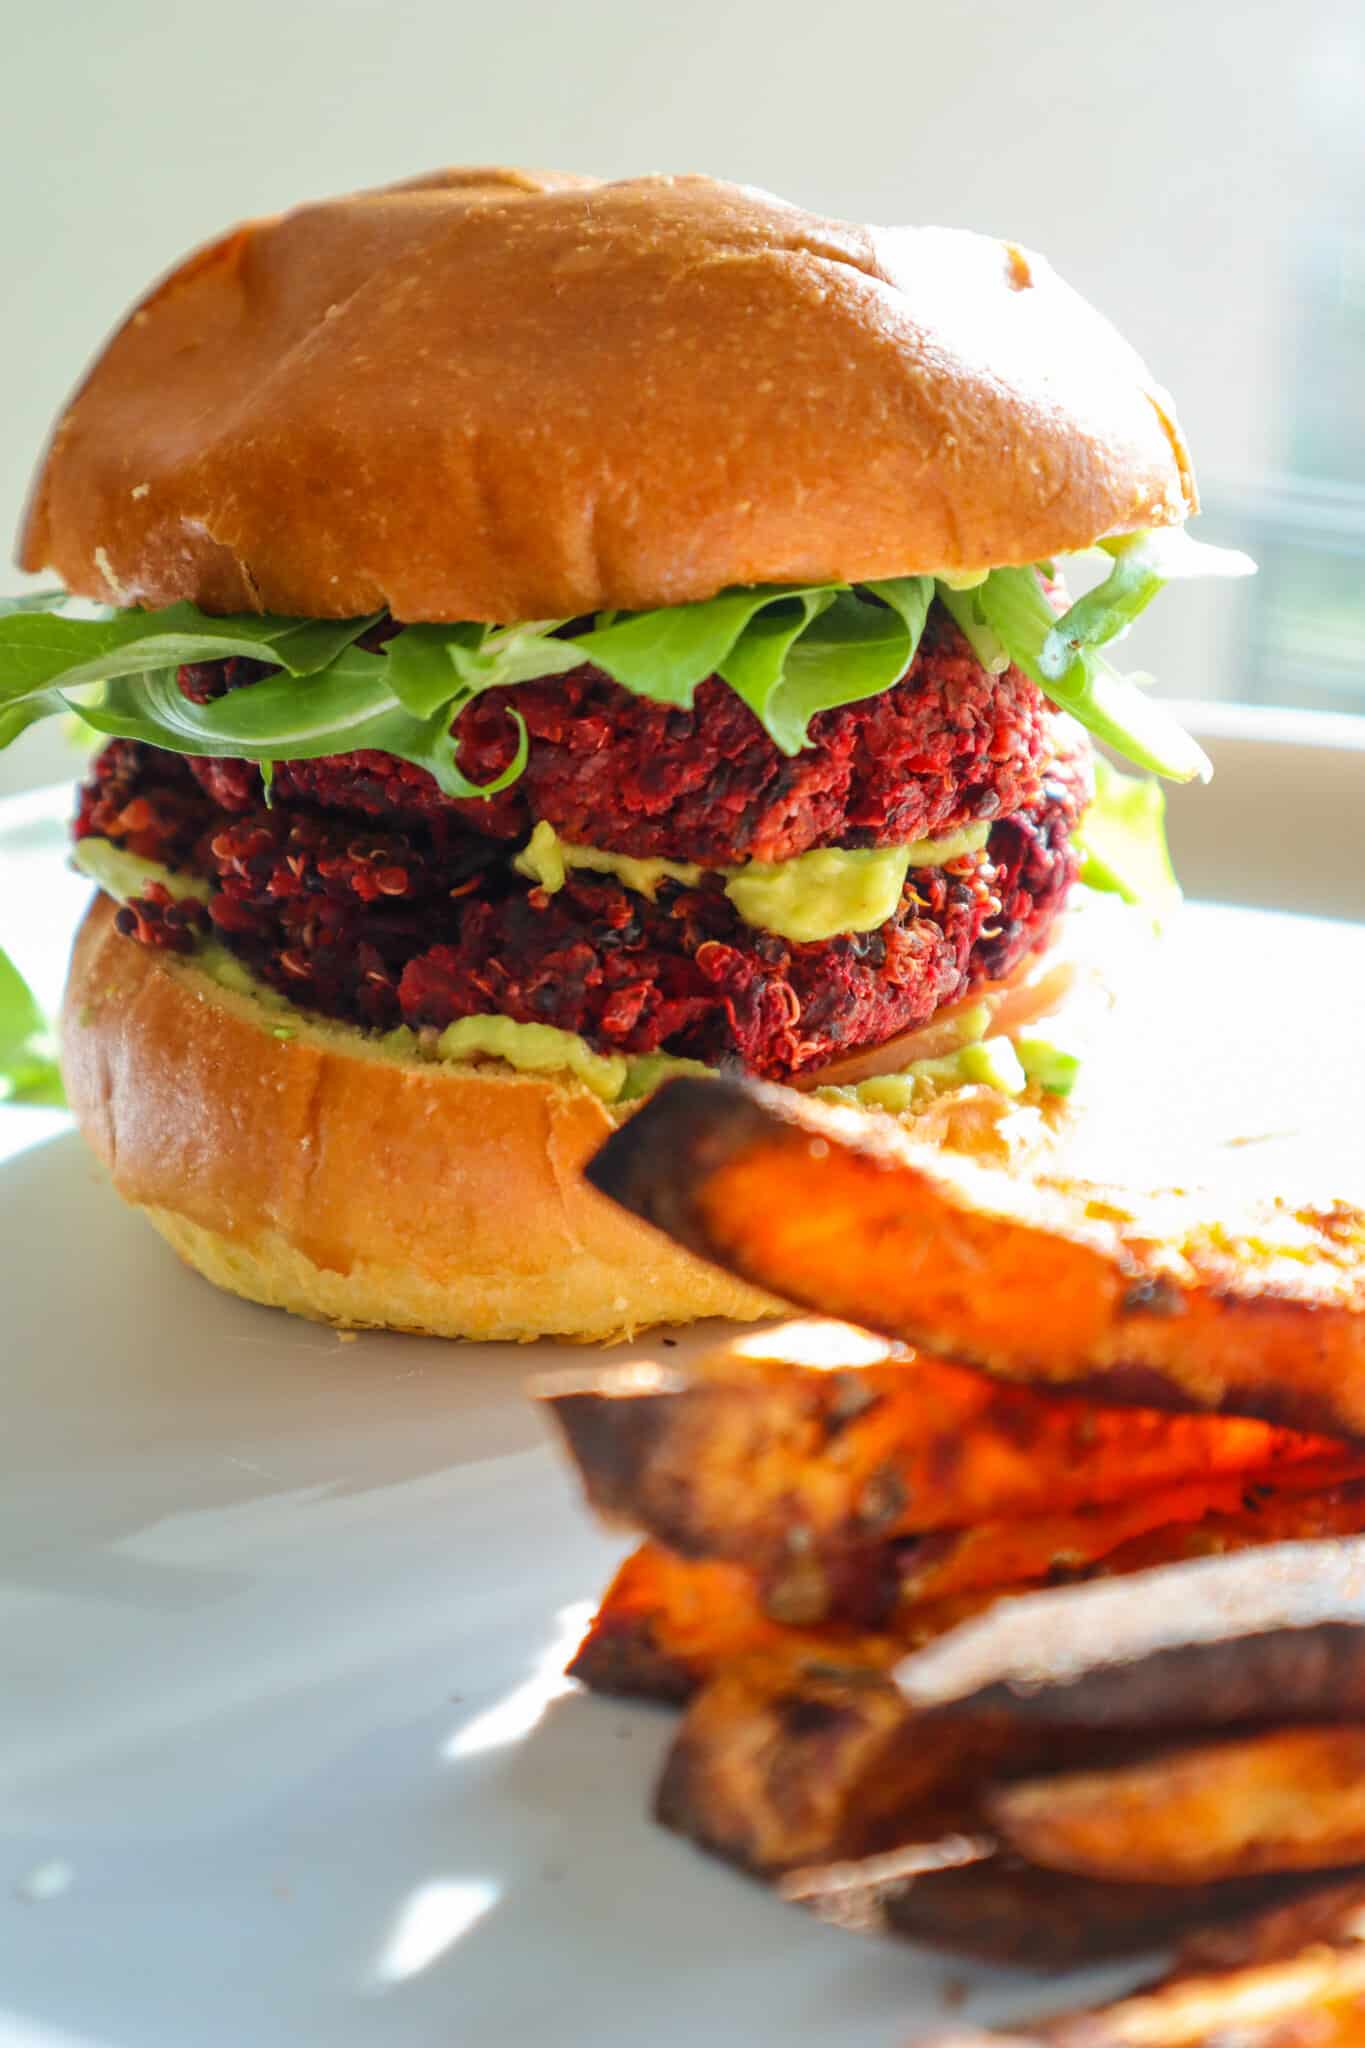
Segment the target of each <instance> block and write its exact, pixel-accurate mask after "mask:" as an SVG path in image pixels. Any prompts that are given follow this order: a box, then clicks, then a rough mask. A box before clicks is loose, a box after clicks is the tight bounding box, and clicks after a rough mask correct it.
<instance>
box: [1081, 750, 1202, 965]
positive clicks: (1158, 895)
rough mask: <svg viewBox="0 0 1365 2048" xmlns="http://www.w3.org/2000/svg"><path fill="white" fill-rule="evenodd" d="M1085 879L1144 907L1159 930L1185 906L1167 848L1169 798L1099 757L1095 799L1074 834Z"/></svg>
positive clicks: (1147, 779)
mask: <svg viewBox="0 0 1365 2048" xmlns="http://www.w3.org/2000/svg"><path fill="white" fill-rule="evenodd" d="M1075 844H1076V847H1077V849H1078V851H1079V853H1080V856H1081V875H1080V879H1081V880H1082V881H1083V882H1084V883H1085V884H1086V886H1087V887H1088V888H1091V889H1103V890H1106V891H1108V892H1109V893H1111V894H1113V895H1115V896H1120V897H1122V899H1123V901H1124V902H1125V903H1133V904H1139V905H1141V907H1142V908H1143V909H1145V910H1148V911H1150V913H1151V915H1152V919H1153V922H1154V923H1157V924H1159V923H1160V922H1161V921H1162V919H1163V918H1164V917H1165V915H1166V914H1167V912H1168V911H1171V910H1173V909H1175V907H1176V906H1177V904H1178V903H1179V902H1180V884H1179V883H1178V882H1177V881H1176V878H1175V869H1174V868H1173V867H1172V866H1171V856H1170V851H1169V849H1168V847H1167V845H1166V793H1165V791H1164V790H1163V789H1162V787H1161V784H1160V783H1159V782H1156V781H1153V779H1152V778H1151V777H1150V776H1146V775H1143V776H1138V775H1125V774H1123V772H1122V771H1121V770H1120V769H1118V768H1115V767H1114V766H1113V764H1112V762H1109V761H1106V760H1105V758H1104V756H1103V754H1097V755H1096V756H1095V796H1094V801H1093V802H1092V803H1091V804H1090V805H1089V806H1088V807H1087V809H1086V812H1085V815H1084V817H1083V818H1082V819H1081V822H1080V826H1079V828H1078V830H1077V832H1076V834H1075Z"/></svg>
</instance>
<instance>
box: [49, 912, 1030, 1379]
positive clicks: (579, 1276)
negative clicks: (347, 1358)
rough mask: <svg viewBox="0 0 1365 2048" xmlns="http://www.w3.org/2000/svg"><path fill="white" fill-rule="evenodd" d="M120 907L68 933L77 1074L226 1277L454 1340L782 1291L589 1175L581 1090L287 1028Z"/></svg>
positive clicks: (590, 1122)
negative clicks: (159, 947)
mask: <svg viewBox="0 0 1365 2048" xmlns="http://www.w3.org/2000/svg"><path fill="white" fill-rule="evenodd" d="M114 912H115V905H114V904H112V903H111V902H110V901H109V899H108V898H107V897H105V896H99V895H97V896H96V898H95V900H94V902H93V903H92V905H91V907H90V910H89V912H88V913H87V915H86V918H85V921H84V923H83V924H82V926H81V929H80V932H79V933H78V935H77V939H76V945H75V950H74V953H73V955H72V961H71V972H70V975H69V977H68V981H67V990H66V1001H65V1006H64V1011H63V1019H62V1068H63V1073H64V1076H65V1080H66V1087H67V1093H68V1096H69V1098H70V1101H71V1107H72V1109H73V1110H74V1111H75V1114H76V1117H77V1120H78V1122H79V1123H80V1126H81V1129H82V1131H83V1133H84V1135H85V1137H86V1139H87V1141H88V1142H89V1144H90V1145H91V1147H92V1148H93V1150H94V1151H95V1153H96V1154H97V1155H98V1157H99V1158H100V1159H101V1161H102V1162H103V1163H104V1165H105V1166H106V1167H107V1169H108V1171H109V1174H110V1177H111V1178H112V1180H113V1183H114V1186H115V1188H116V1189H117V1190H118V1192H119V1193H120V1194H121V1195H122V1196H123V1197H124V1198H125V1200H127V1201H129V1202H133V1203H135V1204H137V1205H138V1206H139V1207H140V1208H142V1209H143V1210H144V1211H145V1212H146V1214H147V1215H148V1216H149V1217H150V1219H151V1221H152V1222H153V1223H154V1224H155V1225H156V1226H157V1228H158V1229H159V1230H160V1231H161V1232H162V1233H163V1235H164V1236H166V1237H168V1238H169V1239H170V1241H171V1243H172V1244H173V1245H174V1246H175V1248H176V1250H177V1251H179V1252H180V1253H181V1254H182V1255H183V1256H184V1257H185V1258H186V1259H187V1260H188V1261H189V1262H190V1264H191V1265H193V1266H196V1267H197V1268H198V1269H199V1271H200V1272H202V1273H204V1274H205V1275H207V1277H208V1278H209V1279H210V1280H213V1281H216V1282H217V1284H218V1285H219V1286H221V1287H227V1288H230V1289H231V1290H232V1291H233V1292H234V1293H236V1294H243V1295H246V1296H247V1297H248V1298H249V1299H250V1300H253V1301H263V1302H268V1303H270V1304H271V1305H273V1306H275V1307H279V1308H287V1309H292V1310H293V1311H294V1312H295V1313H296V1314H299V1315H306V1316H313V1317H316V1318H319V1319H321V1320H323V1321H326V1322H334V1323H340V1324H345V1325H362V1326H369V1325H376V1326H381V1327H387V1328H392V1329H404V1330H422V1331H427V1332H430V1333H432V1334H434V1335H437V1336H444V1337H479V1338H531V1337H540V1336H567V1337H576V1338H590V1339H597V1340H606V1339H608V1338H611V1337H616V1336H622V1335H627V1334H629V1333H630V1332H631V1331H633V1330H635V1329H639V1328H642V1327H644V1326H645V1325H647V1324H650V1323H671V1322H689V1321H691V1320H693V1319H694V1318H696V1317H700V1316H731V1317H735V1318H738V1319H741V1320H743V1321H746V1322H750V1321H753V1320H755V1319H756V1318H758V1317H760V1316H764V1315H770V1314H774V1313H776V1312H777V1311H778V1310H779V1308H780V1306H781V1304H779V1303H777V1302H774V1301H772V1300H770V1299H769V1298H768V1297H767V1296H765V1295H762V1294H759V1293H757V1292H755V1290H754V1289H752V1288H749V1287H743V1286H741V1285H740V1284H739V1283H738V1282H737V1281H734V1280H731V1279H730V1278H729V1277H728V1276H727V1275H724V1274H722V1273H719V1272H716V1271H715V1270H714V1269H712V1268H711V1267H709V1266H706V1265H703V1264H702V1263H701V1262H700V1261H698V1260H696V1259H693V1258H692V1257H690V1256H689V1255H688V1254H687V1253H685V1252H681V1251H679V1250H677V1249H676V1248H675V1247H674V1246H673V1245H671V1244H669V1243H668V1242H667V1241H666V1240H665V1239H664V1238H663V1237H661V1236H659V1235H658V1234H656V1233H655V1232H654V1231H652V1230H650V1229H648V1228H646V1227H645V1226H644V1225H643V1224H640V1223H636V1222H634V1221H633V1220H632V1219H630V1218H628V1217H627V1216H625V1215H624V1214H622V1212H621V1211H620V1210H618V1209H616V1208H614V1207H613V1206H612V1204H611V1203H609V1202H607V1201H605V1200H604V1199H603V1198H602V1197H601V1196H600V1195H597V1194H595V1193H594V1192H593V1191H592V1189H591V1188H589V1187H588V1186H587V1184H586V1183H585V1182H584V1181H583V1180H582V1179H581V1177H580V1169H581V1167H582V1165H583V1163H584V1161H585V1160H586V1159H587V1158H588V1156H589V1154H590V1153H591V1152H593V1151H595V1150H596V1148H597V1147H598V1145H600V1144H601V1143H602V1141H603V1140H604V1139H605V1138H606V1136H607V1134H608V1132H609V1131H610V1130H611V1129H612V1127H613V1119H612V1115H611V1112H610V1111H609V1110H607V1109H606V1108H605V1107H604V1106H603V1104H602V1103H601V1102H599V1101H598V1099H597V1097H596V1096H594V1095H592V1094H590V1093H589V1092H588V1090H587V1089H585V1088H581V1087H577V1086H562V1085H560V1084H558V1083H556V1082H552V1081H546V1080H542V1079H539V1078H537V1077H535V1076H533V1075H524V1074H515V1073H512V1072H511V1071H510V1070H508V1069H507V1068H505V1067H502V1066H500V1065H499V1066H490V1067H488V1068H487V1069H483V1070H472V1069H470V1068H461V1069H456V1070H451V1069H449V1068H442V1067H440V1066H438V1065H435V1064H430V1065H424V1064H420V1063H418V1062H415V1061H414V1062H402V1061H399V1060H391V1059H386V1058H383V1057H380V1056H367V1055H366V1053H365V1051H364V1043H365V1042H364V1040H363V1039H361V1038H360V1036H359V1034H358V1033H348V1032H346V1031H344V1030H342V1029H331V1028H329V1027H326V1026H321V1027H314V1026H312V1025H310V1024H309V1022H308V1021H307V1020H306V1019H304V1018H303V1016H302V1014H301V1013H298V1012H288V1011H285V1012H282V1013H280V1014H281V1015H282V1016H283V1017H284V1018H285V1019H286V1020H287V1022H286V1025H285V1028H286V1029H288V1030H290V1031H291V1032H293V1034H294V1035H293V1036H291V1037H287V1038H285V1037H277V1036H275V1035H274V1028H275V1025H276V1013H274V1012H269V1011H267V1012H262V1010H261V1008H260V1006H259V1005H257V1004H256V1003H254V1002H253V1001H252V1000H251V999H250V998H249V997H242V996H237V995H233V994H231V993H229V992H228V991H226V990H225V989H223V988H222V987H220V986H219V985H218V984H217V983H216V982H214V981H212V980H211V979H210V978H209V977H208V976H207V975H205V974H204V973H203V972H201V971H200V970H199V969H198V968H196V967H195V966H194V965H193V964H192V963H189V962H185V961H181V960H177V959H174V958H168V957H167V956H166V955H164V954H157V953H153V952H150V951H148V950H147V949H146V948H145V947H143V946H139V945H137V944H135V943H134V942H133V941H131V940H128V939H125V938H122V937H120V936H119V934H118V932H117V931H116V930H115V928H114ZM1007 1108H1008V1105H1005V1104H1003V1103H1002V1102H1001V1100H1000V1098H998V1097H993V1096H991V1095H990V1094H989V1091H984V1090H976V1091H969V1092H968V1094H967V1095H965V1096H964V1097H963V1098H961V1099H959V1100H958V1101H957V1102H956V1103H954V1104H952V1105H948V1104H945V1105H944V1106H942V1107H941V1108H940V1109H939V1110H937V1111H936V1112H935V1120H934V1122H933V1123H932V1125H931V1126H929V1127H927V1128H931V1129H932V1131H933V1134H934V1135H937V1136H939V1137H941V1138H943V1139H944V1140H945V1141H951V1142H956V1143H958V1144H962V1145H966V1146H968V1147H970V1149H972V1150H981V1149H987V1150H990V1151H992V1152H993V1153H997V1154H998V1151H999V1147H1000V1146H1001V1145H1002V1144H1004V1143H1007V1142H1012V1140H1007V1139H1005V1138H1002V1137H1001V1136H1000V1125H1001V1121H1002V1112H1004V1111H1005V1110H1006V1109H1007ZM1028 1128H1029V1126H1028V1123H1027V1120H1025V1121H1024V1122H1023V1123H1021V1124H1020V1131H1021V1134H1022V1132H1024V1131H1026V1130H1027V1129H1028ZM1033 1128H1034V1134H1035V1136H1036V1135H1037V1134H1038V1133H1041V1130H1042V1126H1041V1123H1040V1122H1038V1120H1037V1119H1036V1118H1035V1120H1034V1127H1033Z"/></svg>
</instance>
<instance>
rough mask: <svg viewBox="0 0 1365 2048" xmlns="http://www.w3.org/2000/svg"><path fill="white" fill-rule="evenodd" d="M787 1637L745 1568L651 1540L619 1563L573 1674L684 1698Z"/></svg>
mask: <svg viewBox="0 0 1365 2048" xmlns="http://www.w3.org/2000/svg"><path fill="white" fill-rule="evenodd" d="M784 1635H785V1631H784V1630H783V1629H782V1628H781V1627H780V1626H779V1625H778V1623H777V1622H775V1621H770V1620H769V1618H768V1616H767V1615H766V1614H765V1613H764V1612H763V1609H762V1607H761V1606H760V1604H759V1599H758V1588H757V1585H756V1583H755V1581H754V1580H753V1579H752V1578H751V1576H750V1575H749V1573H747V1572H746V1571H744V1570H743V1569H742V1568H741V1567H740V1566H738V1565H732V1564H716V1563H709V1562H708V1563H696V1562H689V1561H688V1560H686V1559H684V1558H680V1557H675V1556H674V1555H673V1554H672V1553H671V1552H670V1551H667V1550H664V1549H662V1548H661V1547H660V1546H659V1545H658V1544H656V1543H645V1544H642V1545H641V1546H640V1548H639V1549H638V1550H633V1551H632V1552H631V1554H630V1556H629V1557H628V1558H627V1559H626V1560H625V1562H624V1564H622V1565H621V1566H620V1567H619V1568H618V1570H617V1573H616V1576H615V1577H614V1578H613V1580H612V1582H611V1584H610V1585H609V1586H608V1588H607V1590H606V1592H605V1594H604V1595H603V1597H602V1604H601V1606H600V1607H599V1608H598V1610H597V1612H596V1614H595V1615H594V1616H593V1618H592V1622H591V1624H590V1626H589V1629H588V1632H587V1634H586V1635H585V1636H584V1638H583V1640H582V1642H581V1643H580V1644H579V1646H578V1649H577V1651H576V1652H575V1654H574V1658H573V1662H572V1663H571V1664H570V1665H569V1676H570V1677H571V1678H578V1679H581V1680H582V1682H583V1684H584V1685H587V1686H590V1687H591V1688H592V1690H593V1691H594V1692H607V1693H624V1694H626V1695H628V1696H630V1697H633V1698H637V1699H657V1700H670V1701H674V1702H680V1701H683V1700H686V1699H690V1698H691V1696H692V1694H693V1693H694V1692H695V1691H696V1689H697V1687H698V1686H699V1685H704V1684H705V1683H706V1681H707V1680H708V1679H709V1678H711V1677H712V1676H713V1675H714V1673H715V1672H717V1671H718V1670H720V1669H721V1668H722V1667H723V1666H724V1665H725V1664H727V1663H728V1662H730V1661H731V1659H733V1658H736V1657H743V1656H749V1655H752V1654H754V1653H755V1652H757V1651H762V1650H776V1649H780V1648H781V1647H782V1643H783V1638H784ZM886 1661H887V1662H888V1663H889V1662H890V1661H891V1655H888V1657H887V1659H886Z"/></svg>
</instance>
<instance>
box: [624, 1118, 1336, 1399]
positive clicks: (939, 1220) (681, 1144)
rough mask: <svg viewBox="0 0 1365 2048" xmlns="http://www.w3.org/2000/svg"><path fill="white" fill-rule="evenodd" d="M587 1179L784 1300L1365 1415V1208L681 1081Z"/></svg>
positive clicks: (1116, 1388) (1209, 1394)
mask: <svg viewBox="0 0 1365 2048" xmlns="http://www.w3.org/2000/svg"><path fill="white" fill-rule="evenodd" d="M588 1171H589V1178H590V1179H591V1180H592V1182H593V1184H594V1186H596V1187H597V1188H599V1189H600V1190H601V1191H602V1192H603V1193H605V1194H607V1195H609V1196H611V1197H613V1198H614V1199H615V1200H616V1201H618V1202H620V1203H621V1204H622V1205H623V1206H624V1207H625V1208H627V1209H629V1210H631V1211H632V1212H633V1213H634V1214H636V1215H639V1216H642V1217H644V1218H645V1219H646V1220H648V1221H650V1222H653V1223H656V1224H658V1225H659V1226H660V1227H661V1228H662V1229H664V1230H666V1231H667V1232H668V1233H669V1234H670V1235H671V1236H672V1237H674V1238H676V1239H677V1240H678V1242H680V1243H682V1244H685V1245H687V1246H688V1247H690V1248H691V1249H692V1250H694V1251H697V1252H700V1253H701V1254H702V1255H703V1256H705V1257H709V1258H711V1259H713V1260H715V1261H716V1263H718V1264H720V1265H722V1266H725V1267H726V1268H728V1269H729V1270H730V1271H732V1272H735V1273H737V1274H740V1275H742V1276H743V1277H744V1278H745V1279H747V1280H750V1281H753V1282H755V1283H756V1284H758V1285H759V1286H761V1287H764V1288H766V1289H768V1290H770V1291H771V1292H773V1293H775V1294H778V1295H781V1296H782V1297H783V1298H784V1299H785V1300H789V1301H795V1302H800V1303H802V1304H803V1305H805V1306H808V1307H810V1308H814V1309H818V1310H820V1311H821V1312H822V1313H825V1314H829V1315H834V1316H839V1317H843V1318H845V1319H847V1320H848V1321H851V1322H856V1323H862V1324H866V1325H867V1326H868V1327H870V1328H872V1329H876V1330H880V1331H883V1332H886V1333H887V1334H889V1335H891V1336H894V1337H900V1338H903V1339H905V1340H906V1341H907V1342H909V1343H912V1344H915V1345H918V1346H919V1347H921V1348H922V1349H924V1350H928V1351H936V1352H939V1353H941V1354H943V1355H945V1356H949V1357H953V1358H956V1359H959V1360H962V1361H965V1362H967V1363H969V1364H973V1365H976V1366H979V1367H981V1368H983V1369H984V1370H986V1371H988V1372H991V1373H994V1374H996V1375H998V1376H1000V1377H1002V1378H1005V1379H1010V1380H1023V1381H1028V1382H1033V1383H1039V1384H1048V1385H1053V1386H1059V1387H1068V1386H1069V1387H1071V1388H1073V1389H1077V1390H1080V1391H1086V1392H1089V1393H1092V1394H1100V1395H1102V1396H1103V1398H1105V1399H1106V1400H1108V1401H1112V1402H1125V1403H1136V1404H1139V1405H1143V1406H1148V1407H1160V1406H1175V1407H1186V1408H1197V1409H1216V1410H1219V1411H1222V1412H1226V1413H1229V1414H1242V1415H1253V1416H1255V1415H1259V1416H1262V1417H1265V1418H1267V1419H1271V1420H1277V1421H1280V1422H1284V1423H1287V1424H1289V1425H1291V1426H1293V1427H1296V1428H1302V1429H1306V1430H1317V1431H1321V1432H1324V1433H1326V1434H1329V1435H1336V1436H1350V1435H1352V1434H1355V1435H1358V1436H1365V1215H1362V1213H1361V1211H1359V1210H1358V1209H1354V1208H1351V1207H1348V1206H1347V1205H1346V1204H1344V1203H1340V1202H1338V1203H1334V1204H1331V1205H1328V1206H1325V1207H1323V1208H1321V1209H1312V1208H1297V1209H1296V1208H1293V1207H1291V1206H1290V1205H1289V1204H1287V1203H1284V1202H1274V1201H1267V1202H1265V1203H1262V1204H1260V1205H1256V1206H1253V1207H1252V1208H1250V1209H1249V1210H1248V1211H1247V1212H1246V1214H1244V1215H1240V1216H1236V1215H1232V1214H1228V1213H1223V1214H1220V1215H1218V1216H1216V1217H1210V1214H1209V1210H1208V1206H1207V1203H1204V1204H1202V1205H1201V1204H1200V1203H1199V1202H1198V1201H1197V1200H1195V1199H1194V1198H1192V1197H1189V1196H1184V1195H1135V1194H1132V1193H1129V1192H1125V1191H1121V1190H1113V1189H1105V1188H1100V1187H1096V1186H1093V1185H1090V1184H1088V1183H1084V1182H1078V1181H1069V1180H1067V1179H1065V1178H1063V1177H1060V1176H1053V1177H1044V1178H1040V1179H1037V1180H1024V1179H1022V1178H1019V1177H1016V1176H1014V1175H1011V1174H1009V1173H1007V1172H1005V1171H1003V1170H1001V1169H998V1168H991V1167H987V1166H983V1165H980V1164H979V1163H977V1162H975V1161H972V1160H969V1159H965V1158H962V1157H960V1156H957V1155H953V1154H949V1153H939V1152H933V1151H931V1150H929V1149H928V1148H926V1147H923V1146H916V1145H915V1144H914V1143H913V1142H912V1141H911V1140H909V1139H908V1138H906V1137H905V1136H904V1135H903V1134H902V1133H901V1132H900V1131H898V1130H897V1129H896V1128H895V1127H894V1126H891V1125H888V1124H886V1123H885V1122H881V1123H879V1124H878V1125H877V1126H876V1127H875V1128H874V1127H873V1124H872V1120H871V1119H868V1118H864V1117H859V1116H858V1115H857V1113H856V1112H852V1111H846V1110H834V1109H830V1108H827V1107H825V1106H824V1105H821V1104H817V1103H811V1102H808V1101H805V1100H803V1099H798V1098H797V1097H796V1096H794V1095H792V1094H791V1093H790V1092H787V1093H784V1092H783V1091H781V1090H776V1089H772V1088H762V1087H757V1086H752V1085H747V1084H741V1083H738V1082H730V1081H721V1080H717V1081H710V1080H708V1081H695V1080H691V1079H680V1080H676V1081H673V1082H671V1083H669V1084H668V1085H667V1086H666V1087H664V1088H663V1089H661V1090H660V1092H659V1093H658V1094H657V1095H656V1096H654V1097H653V1099H652V1100H651V1101H650V1102H648V1103H647V1104H646V1105H645V1106H644V1108H643V1109H642V1110H641V1111H640V1112H639V1113H638V1114H637V1115H636V1116H634V1117H632V1118H631V1120H630V1121H629V1123H627V1124H625V1125H623V1126H622V1127H621V1129H620V1130H619V1131H617V1132H616V1133H615V1134H614V1135H613V1136H612V1137H611V1138H610V1139H609V1140H608V1142H607V1144H606V1145H605V1146H604V1147H603V1149H602V1151H601V1152H599V1153H598V1155H597V1156H596V1158H595V1159H594V1160H593V1161H592V1163H591V1165H590V1167H589V1170H588Z"/></svg>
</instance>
